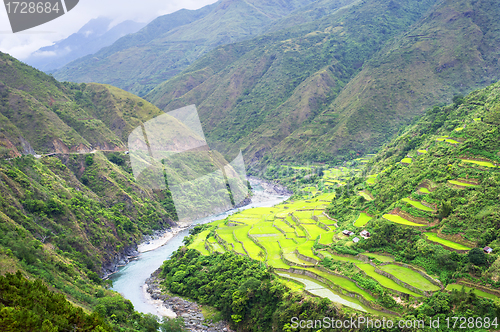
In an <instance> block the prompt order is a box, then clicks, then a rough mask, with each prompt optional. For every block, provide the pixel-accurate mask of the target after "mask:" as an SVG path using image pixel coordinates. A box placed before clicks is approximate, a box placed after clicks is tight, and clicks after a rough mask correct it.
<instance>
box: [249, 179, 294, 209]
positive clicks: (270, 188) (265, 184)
mask: <svg viewBox="0 0 500 332" xmlns="http://www.w3.org/2000/svg"><path fill="white" fill-rule="evenodd" d="M248 180H249V182H250V185H251V186H252V187H254V188H255V187H257V186H260V187H262V189H263V190H254V192H253V196H252V203H259V202H265V201H269V200H270V198H271V197H274V196H291V195H293V192H291V191H290V190H288V189H287V188H286V187H283V186H281V185H279V184H276V183H273V182H269V181H265V180H262V179H258V178H254V177H249V178H248Z"/></svg>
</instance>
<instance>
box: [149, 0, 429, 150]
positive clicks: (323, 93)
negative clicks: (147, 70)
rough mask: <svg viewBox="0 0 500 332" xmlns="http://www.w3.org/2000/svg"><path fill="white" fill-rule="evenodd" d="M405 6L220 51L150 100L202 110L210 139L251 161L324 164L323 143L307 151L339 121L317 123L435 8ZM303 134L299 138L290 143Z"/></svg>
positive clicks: (332, 18)
mask: <svg viewBox="0 0 500 332" xmlns="http://www.w3.org/2000/svg"><path fill="white" fill-rule="evenodd" d="M399 3H400V4H401V5H400V6H396V7H391V6H389V5H388V4H387V2H379V1H376V0H374V1H367V2H364V3H363V4H358V5H356V6H353V7H351V8H348V9H343V10H339V11H338V12H336V13H333V14H331V15H328V16H326V17H324V18H320V19H319V20H317V21H314V22H312V23H307V24H304V25H301V26H298V27H295V28H290V29H285V30H281V31H278V32H275V33H270V34H268V35H264V36H262V37H259V38H256V39H253V40H249V41H246V42H242V43H237V44H232V45H228V46H224V47H221V48H218V49H217V50H215V51H213V52H211V53H209V54H208V55H207V56H205V57H203V58H202V59H200V60H198V61H197V62H196V63H195V64H193V65H192V66H191V67H189V68H188V69H187V70H186V71H184V72H183V73H182V74H181V75H179V76H177V77H175V78H173V79H172V80H170V81H167V82H165V83H164V84H162V85H160V86H159V87H158V88H156V89H155V90H153V91H152V92H151V93H150V94H149V95H148V96H147V99H148V100H150V101H152V102H153V103H154V104H155V105H157V106H159V107H160V108H165V109H167V110H170V109H175V108H177V107H181V106H183V105H186V104H197V106H198V109H199V111H200V115H201V118H202V122H203V125H204V128H205V131H206V133H207V136H208V138H209V139H211V140H214V141H223V142H226V143H236V144H237V145H239V146H241V147H243V148H244V149H245V153H246V156H247V157H248V158H252V157H253V156H257V157H259V158H261V157H262V155H263V154H264V152H266V151H269V150H271V149H273V148H275V150H273V151H274V152H275V153H274V158H275V159H278V158H285V156H287V158H293V156H294V155H296V156H299V157H300V158H305V157H306V155H309V157H312V156H313V155H316V157H320V156H322V154H321V152H320V151H318V150H317V149H316V143H315V144H313V145H311V146H308V147H307V148H306V147H305V145H306V143H307V141H308V140H309V139H310V140H316V139H317V138H318V136H320V135H322V134H324V133H325V132H326V131H327V128H331V127H334V126H335V124H336V123H337V119H336V118H335V117H332V118H329V119H328V120H323V121H321V122H315V121H311V120H312V119H313V118H315V117H316V116H317V115H318V114H320V113H321V112H322V111H325V110H326V109H328V105H329V104H330V103H331V102H332V100H333V99H334V98H335V97H337V96H338V94H339V93H340V91H341V90H342V87H343V86H344V85H345V84H347V83H348V82H349V80H351V79H352V78H353V77H354V75H355V74H356V73H357V72H359V68H360V67H361V66H362V64H363V63H364V62H365V61H368V60H369V59H370V57H371V56H373V54H374V53H375V52H376V51H377V50H379V49H380V48H381V47H382V45H383V44H384V43H385V42H386V41H388V40H389V39H390V38H391V37H393V36H395V35H397V34H399V33H401V32H403V31H405V30H406V29H407V28H408V27H409V26H410V25H411V24H413V23H414V22H415V21H416V20H418V19H419V18H420V16H421V15H422V14H423V12H425V10H426V9H428V8H429V6H430V5H432V4H433V3H434V1H423V2H419V3H418V4H416V3H415V2H411V3H410V2H408V1H399ZM360 22H363V24H360ZM380 22H385V23H384V24H383V25H382V24H380ZM306 124H307V126H305V125H306ZM301 127H302V128H304V130H303V131H302V134H301V135H300V137H297V136H296V135H295V136H293V135H292V136H290V135H291V134H292V133H294V132H295V131H296V130H298V129H299V128H301ZM280 142H281V145H279V144H280ZM278 145H279V146H278ZM277 146H278V147H277ZM332 146H333V145H332ZM320 159H325V157H324V156H323V158H320Z"/></svg>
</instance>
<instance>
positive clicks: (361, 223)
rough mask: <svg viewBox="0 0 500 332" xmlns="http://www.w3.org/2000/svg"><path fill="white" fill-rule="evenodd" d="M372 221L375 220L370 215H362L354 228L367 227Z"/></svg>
mask: <svg viewBox="0 0 500 332" xmlns="http://www.w3.org/2000/svg"><path fill="white" fill-rule="evenodd" d="M372 219H373V218H372V217H370V216H369V215H367V214H366V213H361V214H360V215H359V217H358V219H356V221H355V222H354V226H356V227H363V226H364V225H366V224H367V223H368V222H369V221H370V220H372Z"/></svg>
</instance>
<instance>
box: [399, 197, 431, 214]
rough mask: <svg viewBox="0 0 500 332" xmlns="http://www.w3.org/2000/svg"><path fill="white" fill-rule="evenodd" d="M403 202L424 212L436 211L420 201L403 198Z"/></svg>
mask: <svg viewBox="0 0 500 332" xmlns="http://www.w3.org/2000/svg"><path fill="white" fill-rule="evenodd" d="M403 202H406V203H408V204H410V205H412V206H414V207H416V208H417V209H419V210H422V211H428V212H434V209H432V208H430V207H428V206H425V205H423V204H422V203H420V202H418V201H414V200H411V199H409V198H403Z"/></svg>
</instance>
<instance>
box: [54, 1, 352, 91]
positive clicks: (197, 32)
mask: <svg viewBox="0 0 500 332" xmlns="http://www.w3.org/2000/svg"><path fill="white" fill-rule="evenodd" d="M313 1H314V0H293V1H281V0H272V1H263V0H220V1H218V2H216V3H214V4H212V5H208V6H205V7H203V8H201V9H198V10H186V9H183V10H180V11H177V12H175V13H172V14H168V15H164V16H161V17H158V18H157V19H155V20H153V21H152V22H151V23H149V24H148V25H147V26H146V27H145V28H144V29H142V30H141V31H139V32H137V33H136V34H132V35H129V36H125V37H123V38H121V39H119V40H118V41H117V42H115V43H114V44H113V45H111V46H109V47H106V48H104V49H102V50H100V51H99V52H97V53H95V54H93V55H89V56H86V57H84V58H82V59H78V60H76V61H73V62H71V63H69V64H67V65H66V66H64V67H63V68H61V69H59V70H57V71H56V72H54V77H56V78H57V79H58V80H67V81H74V82H99V83H106V84H111V85H114V86H117V87H119V88H122V89H124V90H127V91H130V92H132V93H135V94H137V95H139V96H143V95H145V94H146V93H147V92H149V91H150V90H151V89H152V88H154V87H155V86H156V85H158V84H160V83H161V82H163V81H165V80H167V79H169V78H171V77H173V76H175V75H176V74H178V73H180V72H181V71H182V70H183V69H184V68H186V67H187V66H188V65H189V64H191V63H192V62H193V61H195V60H196V59H197V58H199V57H200V56H201V55H203V54H205V53H207V52H208V51H210V50H212V49H213V48H215V47H217V46H219V45H222V44H229V43H233V42H235V41H238V40H242V39H248V38H250V37H253V36H256V35H259V34H260V33H262V32H263V31H265V30H266V28H267V27H268V26H269V25H270V24H271V23H272V22H274V21H276V20H278V19H280V18H282V17H284V16H286V15H288V14H289V13H291V12H293V11H294V10H296V9H297V8H300V7H302V6H304V5H307V4H310V3H312V2H313ZM351 2H352V1H351Z"/></svg>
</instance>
